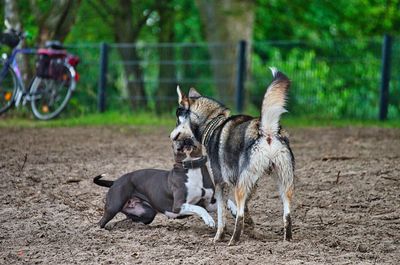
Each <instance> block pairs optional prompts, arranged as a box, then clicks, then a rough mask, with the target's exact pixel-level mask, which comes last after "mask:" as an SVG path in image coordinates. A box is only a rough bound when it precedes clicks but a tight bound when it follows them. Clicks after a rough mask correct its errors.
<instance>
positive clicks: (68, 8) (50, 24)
mask: <svg viewBox="0 0 400 265" xmlns="http://www.w3.org/2000/svg"><path fill="white" fill-rule="evenodd" d="M80 3H81V0H58V1H56V2H54V3H53V4H52V5H51V7H50V9H49V11H47V12H43V11H42V10H40V9H39V5H38V3H37V0H30V6H31V9H32V11H33V13H34V14H35V17H36V21H37V22H38V25H39V34H38V36H37V40H36V43H37V44H38V45H39V46H40V47H42V46H44V43H45V42H46V41H47V40H52V39H54V40H59V41H61V42H63V41H64V40H65V38H66V37H67V35H68V33H69V32H70V30H71V27H72V26H73V25H74V23H75V18H76V14H77V10H78V8H79V5H80Z"/></svg>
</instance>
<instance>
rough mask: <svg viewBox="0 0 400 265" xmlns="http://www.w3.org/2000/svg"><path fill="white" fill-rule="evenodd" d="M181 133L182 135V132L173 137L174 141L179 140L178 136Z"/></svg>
mask: <svg viewBox="0 0 400 265" xmlns="http://www.w3.org/2000/svg"><path fill="white" fill-rule="evenodd" d="M180 135H181V133H177V134H176V135H175V137H174V139H172V141H176V140H178V138H179V136H180Z"/></svg>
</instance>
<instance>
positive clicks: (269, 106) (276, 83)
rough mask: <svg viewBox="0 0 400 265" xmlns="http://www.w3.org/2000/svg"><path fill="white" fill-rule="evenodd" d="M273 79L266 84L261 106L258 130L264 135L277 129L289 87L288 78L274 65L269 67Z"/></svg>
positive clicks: (270, 133)
mask: <svg viewBox="0 0 400 265" xmlns="http://www.w3.org/2000/svg"><path fill="white" fill-rule="evenodd" d="M270 69H271V71H272V76H273V77H274V79H273V80H272V82H271V84H270V85H269V86H268V89H267V92H266V93H265V95H264V100H263V103H262V107H261V123H260V130H261V132H263V134H265V135H274V134H276V133H278V131H279V119H280V117H281V115H282V114H283V113H285V112H287V111H286V109H285V106H286V100H287V95H288V91H289V87H290V80H289V78H288V77H287V76H286V75H284V74H283V73H282V72H279V71H278V70H277V69H276V68H275V67H271V68H270Z"/></svg>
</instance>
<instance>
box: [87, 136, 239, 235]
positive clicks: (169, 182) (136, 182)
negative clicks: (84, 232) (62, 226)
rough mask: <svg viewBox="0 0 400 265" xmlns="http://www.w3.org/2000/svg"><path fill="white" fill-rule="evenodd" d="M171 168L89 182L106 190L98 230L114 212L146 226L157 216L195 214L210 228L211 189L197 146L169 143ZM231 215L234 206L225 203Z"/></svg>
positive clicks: (199, 147) (204, 161) (191, 141)
mask: <svg viewBox="0 0 400 265" xmlns="http://www.w3.org/2000/svg"><path fill="white" fill-rule="evenodd" d="M173 150H174V157H175V164H174V166H173V168H172V169H171V170H169V171H168V170H160V169H142V170H137V171H134V172H131V173H128V174H125V175H123V176H122V177H120V178H119V179H117V180H115V181H110V180H104V179H102V177H103V176H102V175H100V176H97V177H95V178H94V179H93V182H94V183H95V184H97V185H100V186H103V187H109V188H110V189H109V190H108V193H107V197H106V204H105V207H104V214H103V217H102V218H101V220H100V222H99V224H100V227H101V228H104V227H105V225H106V224H107V223H108V222H109V221H110V220H111V219H112V218H114V216H115V215H116V214H117V213H118V212H122V213H124V214H125V215H126V216H127V217H128V218H130V219H132V220H133V221H134V222H140V223H144V224H149V223H151V222H152V221H153V219H154V217H155V216H156V214H157V213H161V214H164V215H166V216H168V217H170V218H182V217H186V216H189V215H193V214H197V215H198V216H200V217H201V218H202V219H203V221H204V222H205V224H206V225H208V226H210V227H214V226H215V223H214V220H213V218H212V217H211V216H210V215H209V213H208V212H209V211H211V212H213V211H215V210H216V204H215V199H214V185H213V183H212V181H211V178H210V175H209V174H208V171H207V168H206V166H205V164H206V161H207V157H206V156H202V151H201V144H200V143H199V142H197V141H193V140H191V139H185V140H182V141H174V142H173ZM228 205H229V206H230V209H231V211H232V212H233V213H234V212H235V211H236V207H235V204H234V203H233V202H232V201H229V202H228Z"/></svg>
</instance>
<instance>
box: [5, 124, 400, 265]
mask: <svg viewBox="0 0 400 265" xmlns="http://www.w3.org/2000/svg"><path fill="white" fill-rule="evenodd" d="M289 132H290V135H291V142H292V148H293V151H294V153H295V156H296V162H297V164H296V190H295V200H294V204H293V214H292V218H293V221H294V231H293V234H294V235H293V236H294V240H293V241H292V242H290V243H288V242H283V241H282V216H281V215H282V206H281V202H280V200H279V198H278V193H277V190H276V184H275V180H274V179H273V178H272V177H270V176H266V177H265V178H263V179H261V180H260V181H259V183H258V189H257V192H256V194H255V196H253V199H252V201H251V203H250V209H251V211H252V215H253V218H254V220H255V222H256V229H257V231H258V232H259V233H260V234H262V238H261V239H253V238H250V237H249V236H248V235H246V234H244V235H243V236H242V238H241V243H240V245H238V246H233V247H228V246H227V243H228V239H229V237H227V238H226V241H225V242H221V243H218V244H215V245H214V244H213V243H212V237H213V235H214V233H215V231H213V230H212V229H210V228H207V227H206V226H205V225H204V224H203V223H202V221H201V220H200V218H198V217H190V218H187V219H183V220H170V219H167V218H166V217H164V216H161V215H159V216H157V217H156V219H155V220H154V222H153V223H152V224H150V225H148V226H145V225H142V224H137V223H133V222H131V221H130V220H125V218H124V216H123V215H122V214H119V215H118V216H117V218H116V219H114V220H113V221H112V226H113V228H112V229H111V230H103V229H99V228H98V226H97V224H96V223H97V222H98V220H99V219H100V217H101V215H102V209H103V205H104V198H105V193H106V191H107V190H106V188H103V187H99V186H96V185H94V184H93V183H92V178H93V177H94V176H96V175H97V174H100V173H108V174H109V175H110V178H113V179H114V178H117V177H119V176H120V175H121V174H123V173H126V172H129V171H133V170H136V169H141V168H149V167H152V168H153V167H154V168H164V169H170V168H171V166H172V152H171V148H170V142H169V139H168V138H167V136H168V133H169V131H168V130H167V129H165V128H161V129H160V128H129V127H111V128H110V127H109V128H96V127H93V128H56V129H4V128H1V129H0V180H1V181H0V191H1V193H0V203H1V207H0V264H399V263H398V262H399V260H400V207H399V205H400V176H399V175H400V173H399V172H400V130H394V129H365V128H364V129H356V128H343V129H330V128H325V129H289ZM213 216H214V217H215V214H214V215H213ZM230 219H231V218H230ZM113 224H114V225H113ZM228 226H229V229H230V231H232V227H233V222H232V220H230V221H229V223H228Z"/></svg>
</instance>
